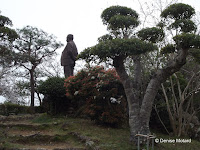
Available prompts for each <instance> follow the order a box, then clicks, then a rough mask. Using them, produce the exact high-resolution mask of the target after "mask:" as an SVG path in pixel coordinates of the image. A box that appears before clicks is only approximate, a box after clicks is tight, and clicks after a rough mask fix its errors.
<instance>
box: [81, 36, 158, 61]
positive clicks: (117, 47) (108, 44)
mask: <svg viewBox="0 0 200 150" xmlns="http://www.w3.org/2000/svg"><path fill="white" fill-rule="evenodd" d="M156 49H157V47H156V46H155V45H153V44H152V43H148V42H145V41H142V40H139V39H136V38H134V39H113V40H107V41H105V42H100V43H99V44H97V45H96V46H94V47H91V48H88V49H85V50H84V51H83V52H81V53H80V55H79V58H82V59H90V60H92V58H95V57H94V56H98V57H99V58H100V59H101V60H102V61H103V60H107V59H108V58H112V59H114V58H115V57H116V56H119V55H120V56H124V58H125V57H128V56H132V55H139V54H142V53H145V52H149V51H153V50H156Z"/></svg>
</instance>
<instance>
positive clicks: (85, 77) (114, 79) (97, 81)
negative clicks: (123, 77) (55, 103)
mask: <svg viewBox="0 0 200 150" xmlns="http://www.w3.org/2000/svg"><path fill="white" fill-rule="evenodd" d="M65 87H66V96H67V97H68V98H70V99H71V100H72V106H73V107H74V109H75V110H76V115H78V116H86V117H89V118H91V119H92V120H94V121H96V122H97V123H101V124H107V125H112V126H116V125H120V124H121V123H122V122H124V119H125V118H126V114H127V113H126V99H125V93H124V89H123V86H122V84H121V82H120V80H119V77H118V75H117V73H116V71H115V70H114V69H109V70H104V68H103V67H99V66H97V67H92V68H87V69H84V70H81V71H80V72H79V73H78V74H77V75H76V76H71V77H69V78H67V79H66V80H65Z"/></svg>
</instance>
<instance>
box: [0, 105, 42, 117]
mask: <svg viewBox="0 0 200 150" xmlns="http://www.w3.org/2000/svg"><path fill="white" fill-rule="evenodd" d="M41 112H42V108H41V107H40V106H37V107H35V113H41ZM30 113H31V110H30V107H28V106H23V105H18V104H13V103H10V102H5V103H4V104H0V115H11V114H15V115H17V114H30Z"/></svg>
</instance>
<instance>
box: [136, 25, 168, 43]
mask: <svg viewBox="0 0 200 150" xmlns="http://www.w3.org/2000/svg"><path fill="white" fill-rule="evenodd" d="M138 36H139V38H140V39H141V40H146V41H150V42H153V43H157V42H159V41H162V40H163V38H164V36H165V33H164V32H163V30H162V29H159V28H156V27H153V28H145V29H142V30H140V31H139V32H138Z"/></svg>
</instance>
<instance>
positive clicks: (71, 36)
mask: <svg viewBox="0 0 200 150" xmlns="http://www.w3.org/2000/svg"><path fill="white" fill-rule="evenodd" d="M73 39H74V36H73V35H72V34H68V35H67V42H70V41H73Z"/></svg>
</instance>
